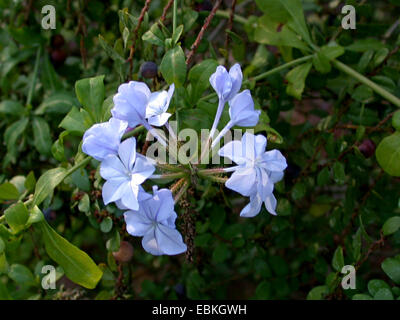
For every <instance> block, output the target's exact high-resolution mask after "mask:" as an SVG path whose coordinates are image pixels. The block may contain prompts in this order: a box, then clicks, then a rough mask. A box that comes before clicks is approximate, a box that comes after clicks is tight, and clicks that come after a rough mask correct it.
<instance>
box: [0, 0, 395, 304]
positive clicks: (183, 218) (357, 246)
mask: <svg viewBox="0 0 400 320" xmlns="http://www.w3.org/2000/svg"><path fill="white" fill-rule="evenodd" d="M167 2H168V1H161V0H153V1H147V2H146V3H145V1H131V0H119V1H118V0H111V1H98V0H89V1H83V0H82V1H74V0H71V1H50V0H49V1H48V0H43V1H42V0H37V1H28V0H26V1H22V0H19V1H11V0H0V17H1V22H0V101H1V102H0V134H1V136H2V142H3V143H2V144H1V145H0V154H1V155H2V161H1V174H0V183H1V185H0V188H1V190H0V206H1V211H2V213H4V211H5V210H6V209H7V208H10V206H12V205H13V204H14V203H15V202H16V201H18V200H21V201H27V200H29V199H30V197H31V195H32V193H33V191H34V189H35V184H36V181H37V179H38V178H39V177H40V176H41V175H42V174H43V173H44V172H45V171H46V170H49V169H52V168H55V167H59V168H67V169H68V168H71V165H72V164H73V163H77V162H78V159H81V158H82V153H80V152H79V151H78V153H77V150H79V146H80V142H81V137H82V133H83V132H84V131H85V130H86V128H88V127H90V125H91V122H90V119H89V118H87V117H86V118H85V116H84V113H85V112H84V111H82V112H79V111H78V110H79V109H78V107H79V106H80V105H81V104H82V101H78V99H77V98H76V95H75V82H76V81H77V80H79V79H83V78H89V77H94V76H98V75H105V77H104V85H105V87H104V89H102V90H103V91H102V92H103V94H104V98H105V99H104V100H105V102H104V103H102V104H101V105H100V108H101V109H102V110H103V113H102V117H104V118H103V119H102V120H106V119H107V117H108V116H109V110H110V107H111V106H112V96H113V95H114V94H115V92H116V90H117V87H118V85H119V84H120V83H122V82H125V81H126V80H128V79H134V80H140V81H146V82H147V83H148V84H149V86H150V87H151V88H152V89H153V90H160V89H161V88H163V87H164V85H165V84H166V81H165V80H167V82H171V81H170V79H172V80H173V81H174V82H176V81H177V82H178V83H180V84H183V86H179V85H178V89H177V91H176V97H175V98H174V101H173V103H172V109H173V111H175V112H176V113H178V114H179V119H178V120H179V123H180V126H181V128H184V127H191V128H195V129H196V130H200V129H201V128H207V127H210V124H211V122H212V120H213V116H214V113H215V110H216V101H215V98H213V97H208V96H207V93H211V90H210V88H209V86H208V76H209V75H210V74H211V73H212V72H213V71H214V70H215V66H216V65H217V64H218V63H219V64H225V65H226V66H231V65H232V64H233V63H235V62H239V63H240V64H241V66H242V69H243V70H244V74H245V77H246V79H247V78H248V79H249V81H247V82H246V84H245V87H247V88H250V89H251V90H252V94H253V97H254V100H255V102H256V105H257V107H258V108H260V109H262V110H263V113H262V117H261V119H262V121H261V122H260V124H259V125H258V126H257V128H256V131H257V132H260V133H262V134H265V135H267V136H268V138H269V145H268V148H269V149H271V148H278V149H279V150H281V151H282V153H283V154H284V155H285V156H286V158H287V160H288V163H289V166H288V168H287V170H286V173H285V179H284V180H283V181H282V182H280V183H279V184H278V185H277V186H276V191H275V193H276V197H277V199H278V208H277V212H278V216H277V217H274V216H271V215H269V214H268V213H267V212H266V210H265V208H263V209H262V211H261V213H260V214H259V215H258V216H256V217H255V218H252V219H244V218H240V217H239V212H240V210H241V209H242V208H243V206H244V205H245V204H246V201H247V199H244V198H242V197H240V196H239V195H238V194H236V193H233V192H231V191H229V190H228V189H226V188H223V187H222V186H220V185H218V184H214V183H211V182H208V181H206V182H204V181H200V182H198V183H197V184H194V185H192V187H191V188H190V190H189V191H190V192H189V194H188V196H187V198H186V199H185V200H184V201H183V202H181V203H180V205H177V206H176V210H177V212H178V215H179V219H178V227H179V229H180V230H181V231H182V233H183V234H184V236H185V240H186V242H187V244H188V245H189V250H188V253H187V254H186V255H180V256H176V257H175V256H174V257H168V256H162V257H154V256H151V255H149V254H147V253H146V252H144V250H143V249H142V247H141V244H140V239H139V238H134V237H131V236H129V235H128V234H127V233H126V231H125V229H124V225H123V219H122V218H121V214H122V213H121V212H120V211H119V210H117V209H116V208H115V207H113V206H107V207H105V206H104V205H103V202H102V200H101V180H100V178H99V175H98V172H96V166H97V164H96V163H95V162H93V161H92V162H90V163H89V164H88V165H86V166H83V167H82V168H80V169H78V170H77V171H75V172H74V173H73V174H71V175H70V176H68V177H67V178H66V179H65V180H64V181H63V183H61V184H60V185H58V187H57V188H56V189H55V190H54V196H53V197H51V195H50V193H51V192H49V196H47V197H45V198H46V199H44V201H43V202H42V203H41V204H40V206H39V207H40V209H41V210H42V212H43V214H44V215H45V218H46V220H47V222H48V224H49V225H50V226H51V228H53V229H54V230H56V231H57V232H58V233H59V234H61V235H62V236H63V237H64V238H65V239H68V240H69V242H71V243H72V244H74V245H75V246H76V247H78V248H80V249H81V250H83V251H84V252H86V253H87V254H88V255H89V256H90V257H91V258H92V259H93V260H94V261H95V262H96V264H98V265H99V266H100V268H101V270H102V271H103V272H104V273H103V277H102V279H101V281H100V282H99V284H98V285H97V287H96V288H95V289H85V288H84V287H81V286H79V285H77V284H75V283H74V282H72V281H70V280H69V279H68V277H66V276H65V274H64V271H65V270H63V268H61V267H57V271H58V273H57V277H58V282H57V289H55V290H43V289H42V288H41V286H40V281H41V279H42V277H43V274H42V273H41V268H42V266H43V265H46V264H52V265H55V266H57V265H58V264H55V263H54V261H53V260H52V259H51V258H50V256H51V253H49V250H45V245H47V244H46V243H45V242H46V239H44V237H43V233H42V231H43V230H42V231H41V230H40V228H36V227H35V225H32V226H30V225H28V226H26V227H22V228H20V229H19V224H18V223H16V224H15V225H14V228H12V223H10V221H8V227H11V229H12V230H11V231H12V232H11V231H10V230H9V228H8V227H6V226H7V224H4V220H0V298H2V299H6V298H12V299H27V298H32V299H86V298H90V299H93V298H95V299H160V298H171V299H177V298H178V299H185V298H190V299H198V298H201V299H203V298H205V299H206V298H214V299H223V298H232V299H236V298H240V299H249V298H257V299H305V298H309V299H323V298H325V299H352V298H353V299H373V298H375V299H397V298H398V297H399V296H400V288H399V287H397V286H396V285H400V258H399V256H397V257H396V255H397V254H399V252H400V250H399V249H400V230H399V229H400V222H399V220H400V218H399V214H400V184H399V178H398V177H395V175H397V176H399V175H400V174H398V172H399V165H400V160H399V156H398V152H399V149H400V147H399V142H398V141H399V140H400V138H399V135H398V134H397V135H396V134H393V133H394V132H395V129H397V130H399V129H400V124H399V122H400V121H399V114H398V113H397V114H396V113H395V111H396V110H397V108H398V107H400V105H397V106H396V105H395V104H394V103H393V101H389V100H388V99H385V98H384V97H382V95H381V94H378V93H377V92H376V91H375V90H372V88H371V87H370V86H368V85H366V84H360V83H359V81H358V80H356V79H355V78H354V77H351V75H349V74H346V73H345V72H343V70H342V69H340V68H336V67H335V63H334V62H331V61H330V60H326V59H325V58H324V57H322V58H321V56H314V58H312V59H313V60H309V61H311V62H312V63H311V62H310V71H309V73H306V74H305V75H302V74H301V72H300V71H299V69H297V71H296V69H292V71H289V70H290V68H288V69H282V70H278V72H273V73H272V74H271V75H270V76H265V77H264V76H263V77H260V78H257V76H259V75H260V74H261V75H262V74H263V73H264V72H267V71H269V70H274V68H276V67H278V66H280V65H283V64H285V63H287V62H289V61H292V60H295V59H299V58H300V59H301V58H302V57H304V56H306V55H309V54H310V53H308V52H307V50H304V49H303V48H301V47H300V48H299V47H298V46H295V45H294V46H293V47H292V46H291V45H292V44H293V43H294V40H293V37H292V36H291V35H285V32H286V30H287V29H286V28H287V24H290V22H292V20H291V19H292V18H288V17H287V13H285V14H283V16H282V17H281V16H280V15H279V14H282V12H284V11H282V10H281V9H279V8H278V9H277V11H272V12H273V13H276V15H274V16H271V15H272V13H271V11H270V10H269V9H267V8H269V7H268V5H270V3H272V2H279V1H272V0H271V1H269V0H265V1H262V0H260V1H246V0H242V1H237V3H236V1H229V0H226V1H222V3H221V4H220V7H219V11H218V12H217V14H216V15H215V16H214V17H213V19H212V20H211V22H210V24H209V25H208V28H207V30H206V31H205V34H204V36H203V37H202V39H200V40H201V41H197V42H195V40H196V37H197V35H198V33H199V31H200V29H201V27H202V26H204V24H205V22H206V19H207V17H208V16H209V14H210V11H211V9H212V8H213V5H215V3H214V2H212V1H202V0H199V1H197V0H196V1H188V0H181V1H178V3H179V5H178V12H177V13H178V14H177V25H178V26H179V25H181V24H183V25H184V29H183V30H184V31H183V33H182V35H180V37H179V35H177V36H178V38H177V39H176V42H178V41H179V43H180V46H174V45H172V46H169V44H168V43H167V42H168V38H171V37H172V41H174V36H173V35H172V34H171V30H172V23H173V22H172V8H170V9H169V10H168V12H167V14H166V16H165V19H163V24H164V26H165V27H161V26H158V25H157V24H155V22H157V21H158V20H159V19H160V17H161V16H162V14H163V8H165V5H166V4H167ZM216 2H217V3H218V2H221V1H216ZM344 2H346V3H347V4H353V5H355V8H356V11H357V29H356V30H343V29H342V28H341V19H342V18H343V15H342V14H341V8H342V6H343V5H344V4H345V3H344ZM232 3H235V13H236V14H237V15H238V16H237V17H236V18H235V19H233V21H231V22H230V10H231V8H232ZM302 3H303V9H304V15H305V18H306V21H307V26H308V30H309V34H310V40H311V42H312V43H314V44H315V45H316V46H318V47H323V46H325V45H327V44H328V43H329V42H331V41H336V43H337V44H338V45H340V46H341V47H343V48H344V49H345V50H344V51H343V53H341V55H340V57H338V58H337V59H338V60H340V61H341V62H342V63H344V64H345V65H348V66H351V67H352V68H353V69H354V70H356V71H357V72H359V73H360V74H362V75H364V76H365V77H366V78H368V79H371V80H373V81H374V82H375V83H378V84H379V85H380V86H381V87H382V88H384V90H386V91H387V92H390V93H391V94H392V95H394V96H397V97H400V73H399V71H400V53H399V51H398V49H399V45H400V37H399V35H400V32H399V30H400V28H399V27H398V22H399V20H398V17H399V13H400V2H399V1H397V0H391V1H384V0H379V1H378V0H376V1H333V0H330V1H328V0H326V1H322V0H305V1H302ZM47 4H53V5H54V6H55V8H56V12H57V28H56V30H44V29H42V28H41V24H40V22H41V19H42V17H43V15H42V13H41V8H42V7H43V6H44V5H47ZM147 4H149V8H148V11H147V13H146V14H145V15H143V17H142V18H143V21H140V18H139V16H140V13H141V11H142V8H143V6H145V5H147ZM263 11H264V12H263ZM296 14H298V17H301V16H302V12H301V10H300V11H299V12H297V13H296ZM260 17H261V18H260ZM262 17H266V19H263V18H262ZM139 21H140V23H139ZM271 21H272V22H271ZM163 28H165V29H167V30H163ZM149 30H150V31H149ZM168 30H169V31H168ZM168 32H169V34H168ZM270 33H272V34H273V35H278V36H281V38H279V39H278V40H276V39H274V37H273V36H271V35H270ZM99 35H100V36H99ZM227 35H228V36H227ZM285 37H287V38H285ZM133 40H134V43H133ZM193 43H196V48H195V50H194V51H193V57H192V58H190V60H191V61H189V63H188V65H187V72H186V65H185V57H186V58H187V57H189V56H190V55H191V53H190V51H191V49H192V48H193V47H192V45H193ZM168 48H179V50H180V48H182V52H174V54H176V55H177V57H178V63H181V62H183V67H182V65H180V67H179V68H178V65H171V62H170V61H169V60H167V61H164V59H165V56H167V55H166V54H165V53H166V52H168ZM176 50H177V51H179V50H178V49H176ZM182 59H183V60H182ZM146 61H152V62H154V63H155V65H151V64H150V65H149V64H147V65H144V63H145V62H146ZM163 61H164V63H162V62H163ZM332 61H333V60H332ZM155 66H156V67H157V69H158V70H157V71H158V73H157V75H156V76H154V71H155V70H154V69H155ZM171 68H172V69H171ZM193 68H194V69H193ZM196 68H197V69H196ZM172 70H175V72H173V71H172ZM157 71H156V72H157ZM288 71H289V72H290V73H289V74H288ZM293 71H294V72H293ZM201 76H203V78H201ZM97 79H98V78H97ZM201 79H203V80H201ZM204 79H206V80H204ZM288 88H289V89H288ZM77 90H78V89H77ZM205 91H207V92H206V93H204V94H203V92H205ZM208 91H209V92H208ZM101 101H103V100H101ZM83 107H87V106H83ZM71 110H75V112H72V111H71ZM82 110H83V109H82ZM85 110H86V109H85ZM74 119H75V120H76V119H78V120H76V121H75V120H74ZM60 123H61V124H60ZM387 137H394V138H393V139H394V142H393V143H392V144H389V146H386V149H385V150H383V151H381V154H380V155H379V156H380V157H381V158H382V159H388V158H389V157H392V156H393V157H394V158H393V159H394V160H393V163H390V164H387V165H385V164H382V161H379V163H378V161H377V156H378V154H377V156H376V153H375V151H376V146H377V145H379V144H380V143H381V142H382V140H383V139H384V138H387ZM137 138H138V140H139V141H140V143H141V144H140V145H141V146H143V141H144V134H143V133H142V134H139V135H138V136H137ZM392 145H395V146H396V145H397V156H396V151H395V150H396V149H394V151H393V148H395V147H393V146H392ZM384 147H385V146H384ZM391 159H392V158H391ZM396 161H398V162H396ZM381 166H383V168H384V169H385V171H384V170H383V169H382V167H381ZM391 170H392V171H391ZM396 170H397V174H393V171H396ZM389 173H391V174H392V175H390V174H389ZM35 177H36V178H35ZM10 184H11V185H10ZM36 188H37V185H36ZM40 202H41V201H40ZM14 208H15V206H14ZM21 210H22V211H24V210H23V209H21ZM22 211H21V212H22ZM27 214H28V213H27ZM29 215H30V216H32V215H33V213H32V211H30V212H29ZM26 219H28V218H26ZM25 222H26V220H25ZM120 241H126V242H129V244H131V246H133V256H131V252H130V249H131V246H130V245H127V244H126V243H125V242H123V243H125V244H124V245H123V246H126V247H127V248H128V249H127V251H124V252H122V253H121V252H119V255H116V254H115V252H114V254H113V251H115V250H118V247H119V243H120ZM46 249H47V248H46ZM49 254H50V256H49ZM121 255H122V256H121ZM124 255H128V258H130V259H129V262H125V263H122V262H121V260H124V258H126V256H124ZM115 258H116V259H115ZM348 264H350V265H354V266H355V267H356V270H357V289H355V290H343V289H342V288H341V286H340V281H341V278H342V276H343V274H341V272H340V271H341V269H342V267H343V265H348Z"/></svg>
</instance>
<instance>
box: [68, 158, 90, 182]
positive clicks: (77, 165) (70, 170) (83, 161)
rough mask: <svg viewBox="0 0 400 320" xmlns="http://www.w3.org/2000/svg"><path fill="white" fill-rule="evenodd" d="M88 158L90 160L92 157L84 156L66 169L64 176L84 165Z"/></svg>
mask: <svg viewBox="0 0 400 320" xmlns="http://www.w3.org/2000/svg"><path fill="white" fill-rule="evenodd" d="M90 160H92V157H89V156H88V157H86V158H84V159H83V160H82V161H80V162H78V163H76V164H75V165H74V166H73V167H71V168H70V169H68V171H67V173H66V176H65V178H66V177H68V176H69V175H70V174H72V173H73V172H74V171H76V170H78V169H79V168H81V167H84V166H86V165H87V164H88V163H89V162H90Z"/></svg>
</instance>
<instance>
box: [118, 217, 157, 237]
mask: <svg viewBox="0 0 400 320" xmlns="http://www.w3.org/2000/svg"><path fill="white" fill-rule="evenodd" d="M124 218H125V223H126V231H127V232H128V233H129V234H130V235H132V236H136V237H143V236H144V235H145V234H146V233H147V232H148V231H150V229H151V228H153V223H152V221H150V220H148V219H147V217H146V216H144V215H142V214H140V213H139V212H135V211H127V212H125V213H124Z"/></svg>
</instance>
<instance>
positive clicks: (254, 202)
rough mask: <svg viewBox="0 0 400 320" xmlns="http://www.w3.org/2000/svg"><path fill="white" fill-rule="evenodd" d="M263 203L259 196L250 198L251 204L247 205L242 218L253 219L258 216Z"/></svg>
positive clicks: (242, 212)
mask: <svg viewBox="0 0 400 320" xmlns="http://www.w3.org/2000/svg"><path fill="white" fill-rule="evenodd" d="M261 206H262V201H261V198H260V196H259V195H252V196H250V202H249V204H247V205H246V206H245V207H244V208H243V209H242V211H241V212H240V216H241V217H244V218H252V217H255V216H256V215H258V214H259V213H260V211H261Z"/></svg>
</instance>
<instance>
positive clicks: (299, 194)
mask: <svg viewBox="0 0 400 320" xmlns="http://www.w3.org/2000/svg"><path fill="white" fill-rule="evenodd" d="M306 192H307V189H306V186H305V185H304V183H302V182H298V183H296V184H295V185H294V186H293V189H292V198H293V200H300V199H301V198H303V197H304V196H305V195H306Z"/></svg>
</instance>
